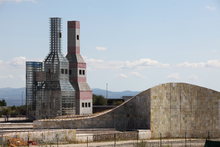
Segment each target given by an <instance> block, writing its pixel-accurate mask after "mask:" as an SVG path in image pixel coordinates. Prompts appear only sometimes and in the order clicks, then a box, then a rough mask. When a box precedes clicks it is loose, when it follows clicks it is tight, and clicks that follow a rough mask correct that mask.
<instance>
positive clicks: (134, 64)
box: [123, 58, 169, 68]
mask: <svg viewBox="0 0 220 147" xmlns="http://www.w3.org/2000/svg"><path fill="white" fill-rule="evenodd" d="M168 66H169V64H164V63H160V62H158V61H157V60H152V59H149V58H141V59H138V60H135V61H125V62H124V65H123V67H124V68H147V67H168Z"/></svg>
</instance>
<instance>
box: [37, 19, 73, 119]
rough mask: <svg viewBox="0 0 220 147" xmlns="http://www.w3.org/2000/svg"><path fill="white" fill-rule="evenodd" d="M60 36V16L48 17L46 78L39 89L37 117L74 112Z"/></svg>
mask: <svg viewBox="0 0 220 147" xmlns="http://www.w3.org/2000/svg"><path fill="white" fill-rule="evenodd" d="M61 38H62V33H61V18H58V17H55V18H50V53H49V54H48V56H47V57H46V59H45V61H44V72H45V73H46V80H45V82H44V83H43V84H42V88H41V89H42V90H39V99H40V98H41V100H40V101H41V104H40V105H41V109H40V110H39V118H52V117H56V116H60V115H71V114H75V90H74V88H73V87H72V85H71V84H70V82H69V62H68V60H67V59H66V58H65V57H64V56H63V55H62V53H61ZM42 91H43V92H42Z"/></svg>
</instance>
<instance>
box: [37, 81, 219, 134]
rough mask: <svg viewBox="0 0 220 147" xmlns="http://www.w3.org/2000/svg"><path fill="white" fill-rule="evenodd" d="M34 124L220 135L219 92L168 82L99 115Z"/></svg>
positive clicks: (42, 121) (43, 126)
mask: <svg viewBox="0 0 220 147" xmlns="http://www.w3.org/2000/svg"><path fill="white" fill-rule="evenodd" d="M34 127H36V128H115V129H117V130H131V129H150V130H151V137H152V138H159V137H160V136H161V137H165V138H166V137H167V138H169V137H174V138H184V137H185V136H187V137H203V138H205V137H207V136H208V135H210V136H211V137H220V93H219V92H217V91H213V90H211V89H207V88H203V87H199V86H195V85H190V84H185V83H167V84H162V85H159V86H156V87H153V88H151V89H148V90H146V91H144V92H142V93H140V94H138V95H137V96H135V97H133V98H132V99H130V100H128V101H126V102H125V103H123V104H122V105H120V106H118V107H116V108H114V109H113V110H110V111H108V112H105V113H103V114H100V115H97V116H91V117H88V118H75V119H56V120H55V119H50V120H38V121H35V122H34Z"/></svg>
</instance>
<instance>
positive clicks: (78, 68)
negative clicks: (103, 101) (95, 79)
mask: <svg viewBox="0 0 220 147" xmlns="http://www.w3.org/2000/svg"><path fill="white" fill-rule="evenodd" d="M67 27H68V31H67V32H68V36H67V37H68V42H67V48H68V50H67V56H66V57H67V59H68V60H69V78H70V82H71V84H72V86H73V87H74V89H75V90H76V114H80V115H82V114H91V113H92V90H91V89H90V87H89V85H88V84H87V80H86V63H85V62H84V60H83V58H82V56H81V55H80V22H79V21H68V24H67Z"/></svg>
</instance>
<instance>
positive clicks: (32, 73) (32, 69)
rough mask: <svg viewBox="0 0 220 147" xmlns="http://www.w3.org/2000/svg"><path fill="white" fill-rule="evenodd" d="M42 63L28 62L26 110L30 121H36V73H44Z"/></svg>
mask: <svg viewBox="0 0 220 147" xmlns="http://www.w3.org/2000/svg"><path fill="white" fill-rule="evenodd" d="M42 66H43V63H42V62H35V61H28V62H26V110H27V116H28V117H29V118H30V119H34V116H35V115H36V109H37V106H36V105H37V104H36V102H37V100H36V92H37V85H38V83H37V82H36V78H37V77H36V72H40V71H42Z"/></svg>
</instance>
